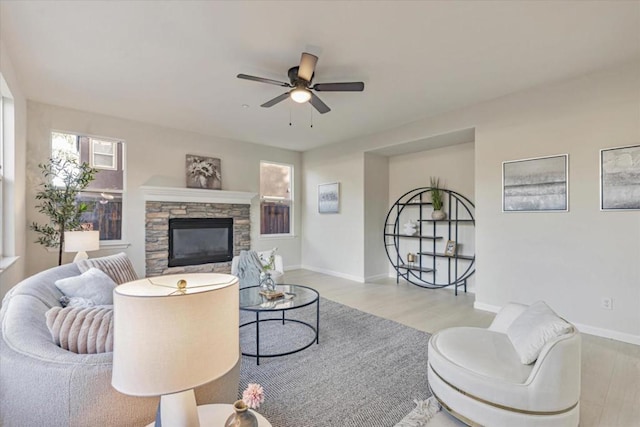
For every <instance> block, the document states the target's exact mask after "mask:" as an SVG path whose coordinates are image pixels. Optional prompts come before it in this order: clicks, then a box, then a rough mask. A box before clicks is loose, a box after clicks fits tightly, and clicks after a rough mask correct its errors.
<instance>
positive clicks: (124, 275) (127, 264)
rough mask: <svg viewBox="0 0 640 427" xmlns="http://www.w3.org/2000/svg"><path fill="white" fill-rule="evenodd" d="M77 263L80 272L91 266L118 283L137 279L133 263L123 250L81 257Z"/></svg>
mask: <svg viewBox="0 0 640 427" xmlns="http://www.w3.org/2000/svg"><path fill="white" fill-rule="evenodd" d="M77 264H78V268H79V269H80V272H82V273H84V272H85V271H88V270H89V269H90V268H92V267H93V268H97V269H98V270H102V271H103V272H105V273H107V275H108V276H109V277H111V278H112V279H113V281H114V282H116V283H117V284H118V285H121V284H123V283H126V282H132V281H134V280H138V275H137V274H136V271H135V270H134V269H133V264H131V260H130V259H129V257H128V256H127V254H125V253H124V252H120V253H119V254H115V255H110V256H105V257H101V258H90V259H83V260H81V261H78V263H77Z"/></svg>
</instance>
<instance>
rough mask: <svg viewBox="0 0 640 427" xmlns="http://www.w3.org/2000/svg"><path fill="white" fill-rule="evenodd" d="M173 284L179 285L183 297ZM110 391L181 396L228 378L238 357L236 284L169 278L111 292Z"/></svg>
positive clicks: (200, 277)
mask: <svg viewBox="0 0 640 427" xmlns="http://www.w3.org/2000/svg"><path fill="white" fill-rule="evenodd" d="M179 280H186V281H187V288H186V289H185V290H184V291H182V292H181V291H179V290H178V289H177V285H176V284H177V282H178V281H179ZM113 303H114V352H113V373H112V379H111V383H112V385H113V387H114V388H115V389H116V390H118V391H120V392H122V393H125V394H128V395H132V396H159V395H163V394H169V393H177V392H181V391H184V390H188V389H191V388H194V387H197V386H200V385H202V384H206V383H208V382H210V381H213V380H215V379H217V378H219V377H221V376H223V375H224V374H226V373H227V372H229V371H230V370H231V369H232V368H233V367H234V366H235V364H236V363H237V361H238V358H239V357H240V340H239V335H240V332H239V320H240V314H239V313H240V310H239V308H238V307H239V291H238V279H237V278H236V277H234V276H231V275H228V274H214V273H210V274H177V275H168V276H160V277H153V278H148V279H142V280H137V281H134V282H129V283H125V284H122V285H120V286H118V287H116V288H115V289H114V298H113Z"/></svg>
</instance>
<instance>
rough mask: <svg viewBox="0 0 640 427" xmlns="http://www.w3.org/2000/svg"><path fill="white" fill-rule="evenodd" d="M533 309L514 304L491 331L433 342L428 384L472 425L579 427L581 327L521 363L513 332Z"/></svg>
mask: <svg viewBox="0 0 640 427" xmlns="http://www.w3.org/2000/svg"><path fill="white" fill-rule="evenodd" d="M526 308H527V306H524V305H521V304H508V305H507V306H505V307H504V308H503V309H502V310H501V311H500V312H499V313H498V314H497V316H496V318H495V319H494V321H493V323H492V324H491V326H490V327H489V328H488V329H484V328H471V327H455V328H449V329H444V330H442V331H440V332H438V333H436V334H434V335H433V336H432V337H431V339H430V340H429V348H428V352H429V353H428V360H429V363H428V380H429V386H430V388H431V391H432V392H433V395H434V396H435V398H436V399H437V400H438V401H439V402H440V404H441V405H442V406H443V407H444V408H445V409H446V410H447V411H449V412H450V413H451V414H452V415H454V416H455V417H457V418H459V419H460V420H462V421H463V422H465V423H467V424H469V425H483V426H527V427H528V426H535V427H542V426H572V427H573V426H577V425H578V421H579V413H580V334H579V332H578V331H577V329H576V328H575V327H572V328H571V331H570V332H569V333H566V334H563V335H560V336H558V337H555V338H553V339H551V340H549V341H548V342H546V344H544V347H542V350H541V352H540V355H539V356H538V358H537V360H536V361H535V362H534V363H531V364H529V365H525V364H523V363H521V360H520V357H519V355H518V353H517V352H516V350H515V348H514V346H513V345H512V342H511V340H510V339H509V337H508V336H507V329H508V328H509V326H510V325H511V324H512V323H513V322H514V320H516V319H517V318H518V316H520V314H522V313H523V312H524V311H525V309H526Z"/></svg>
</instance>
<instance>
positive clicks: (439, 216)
mask: <svg viewBox="0 0 640 427" xmlns="http://www.w3.org/2000/svg"><path fill="white" fill-rule="evenodd" d="M429 194H430V195H431V203H432V205H433V212H431V219H435V220H437V221H440V220H443V219H445V218H446V217H447V214H446V213H445V212H444V211H443V210H442V207H443V204H444V201H443V193H442V190H441V189H440V178H434V177H431V189H430V191H429Z"/></svg>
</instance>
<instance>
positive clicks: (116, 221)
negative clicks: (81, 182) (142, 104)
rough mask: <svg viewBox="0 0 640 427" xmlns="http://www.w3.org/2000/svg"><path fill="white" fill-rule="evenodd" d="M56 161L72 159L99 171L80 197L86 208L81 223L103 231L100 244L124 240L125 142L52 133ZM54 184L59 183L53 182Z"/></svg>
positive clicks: (52, 149) (52, 148)
mask: <svg viewBox="0 0 640 427" xmlns="http://www.w3.org/2000/svg"><path fill="white" fill-rule="evenodd" d="M51 154H52V156H53V157H63V156H64V157H71V158H74V159H76V160H77V161H78V162H85V163H89V164H90V165H91V166H92V167H94V168H96V169H98V172H97V173H96V176H95V179H94V180H93V181H91V183H90V184H89V185H88V186H87V188H86V189H85V191H83V192H82V193H80V196H79V197H78V201H79V202H84V203H86V204H87V206H88V209H87V210H86V211H85V212H84V213H83V214H82V217H81V222H82V223H83V225H84V226H86V225H85V224H91V225H90V227H92V228H93V229H94V230H99V231H100V241H102V242H108V241H119V240H122V213H123V209H122V208H123V207H122V200H123V195H124V142H122V141H117V140H111V139H107V138H93V137H90V136H85V135H77V134H73V133H67V132H51ZM53 182H54V184H55V183H56V179H55V178H54V180H53Z"/></svg>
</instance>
